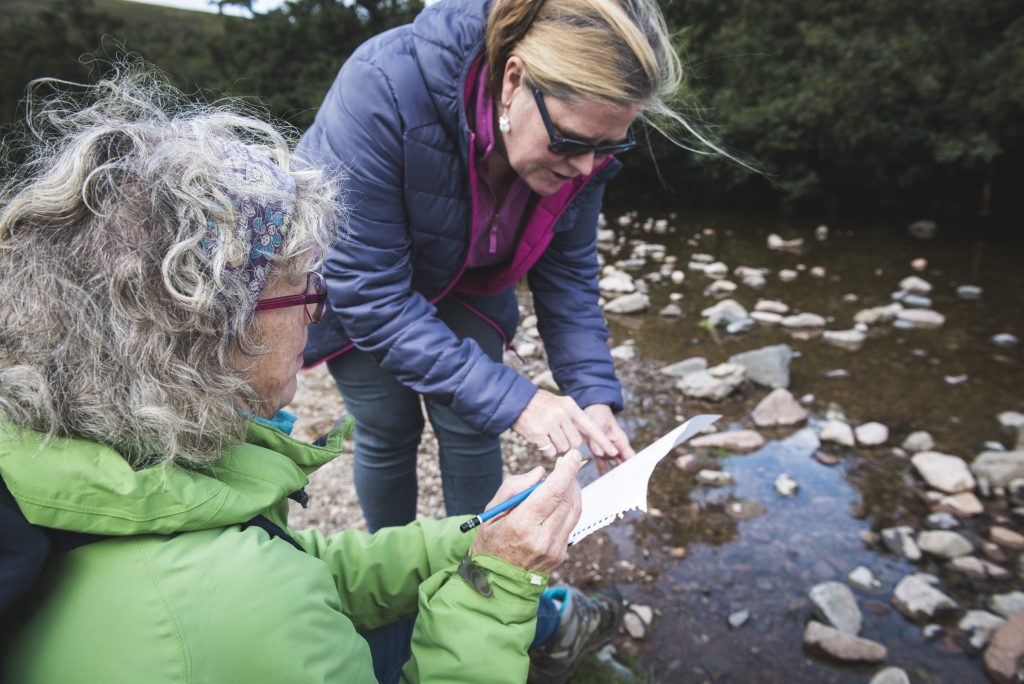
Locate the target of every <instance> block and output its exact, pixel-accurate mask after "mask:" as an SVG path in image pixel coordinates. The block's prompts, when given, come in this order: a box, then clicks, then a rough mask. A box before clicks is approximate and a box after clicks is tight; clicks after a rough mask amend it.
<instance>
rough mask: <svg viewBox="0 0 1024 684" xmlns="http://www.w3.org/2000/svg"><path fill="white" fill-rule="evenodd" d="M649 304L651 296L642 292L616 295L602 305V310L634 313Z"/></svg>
mask: <svg viewBox="0 0 1024 684" xmlns="http://www.w3.org/2000/svg"><path fill="white" fill-rule="evenodd" d="M650 306H651V298H650V297H648V296H647V295H646V294H643V293H642V292H634V293H633V294H626V295H622V296H621V297H616V298H615V299H613V300H611V301H610V302H608V303H606V304H605V305H604V310H605V311H607V312H608V313H613V314H623V315H625V314H636V313H641V312H643V311H646V310H647V309H648V308H649V307H650Z"/></svg>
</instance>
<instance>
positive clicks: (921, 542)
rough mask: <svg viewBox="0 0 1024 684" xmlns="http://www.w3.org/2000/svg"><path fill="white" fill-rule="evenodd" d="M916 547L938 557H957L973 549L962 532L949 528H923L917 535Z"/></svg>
mask: <svg viewBox="0 0 1024 684" xmlns="http://www.w3.org/2000/svg"><path fill="white" fill-rule="evenodd" d="M916 543H917V548H919V549H921V550H922V551H924V552H925V553H929V554H931V555H933V556H939V557H940V558H946V559H951V558H957V557H958V556H966V555H967V554H969V553H971V552H972V551H974V545H973V544H972V543H971V542H969V541H968V540H967V538H966V537H964V536H963V535H962V534H958V533H956V532H951V531H949V530H925V531H924V532H921V533H919V534H918V535H917V539H916Z"/></svg>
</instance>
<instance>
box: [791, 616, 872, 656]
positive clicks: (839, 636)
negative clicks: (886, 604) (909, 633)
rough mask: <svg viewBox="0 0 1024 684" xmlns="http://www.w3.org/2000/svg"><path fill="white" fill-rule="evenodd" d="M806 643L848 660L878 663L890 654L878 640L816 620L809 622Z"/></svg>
mask: <svg viewBox="0 0 1024 684" xmlns="http://www.w3.org/2000/svg"><path fill="white" fill-rule="evenodd" d="M804 644H806V645H807V646H810V647H816V648H819V649H821V650H822V651H824V652H825V653H827V654H828V655H830V656H832V657H833V658H836V659H838V660H842V661H846V662H866V663H877V662H881V661H883V660H885V659H886V657H887V655H888V652H887V651H886V648H885V646H883V645H882V644H880V643H878V642H876V641H871V640H869V639H862V638H861V637H858V636H854V635H852V634H847V633H845V632H841V631H839V630H838V629H835V628H834V627H829V626H828V625H823V624H821V623H820V622H817V621H815V620H811V621H810V622H808V623H807V627H806V629H805V630H804Z"/></svg>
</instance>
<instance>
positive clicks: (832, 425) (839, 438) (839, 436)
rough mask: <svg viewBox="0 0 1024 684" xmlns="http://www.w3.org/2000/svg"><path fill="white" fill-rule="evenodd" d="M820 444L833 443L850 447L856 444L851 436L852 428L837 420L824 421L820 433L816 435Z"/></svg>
mask: <svg viewBox="0 0 1024 684" xmlns="http://www.w3.org/2000/svg"><path fill="white" fill-rule="evenodd" d="M818 436H819V438H820V439H821V441H822V442H833V443H835V444H841V445H843V446H850V447H852V446H853V445H854V444H856V442H855V440H854V436H853V428H851V427H850V426H849V425H848V424H846V423H845V422H843V421H841V420H838V419H835V418H833V419H831V420H827V421H825V423H824V424H822V426H821V433H820V434H819V435H818Z"/></svg>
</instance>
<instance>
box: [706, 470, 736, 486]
mask: <svg viewBox="0 0 1024 684" xmlns="http://www.w3.org/2000/svg"><path fill="white" fill-rule="evenodd" d="M697 482H699V483H700V484H702V485H707V486H709V487H729V486H731V485H733V484H735V480H734V479H733V477H732V475H730V474H729V473H727V472H725V471H724V470H701V471H699V472H698V473H697Z"/></svg>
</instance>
